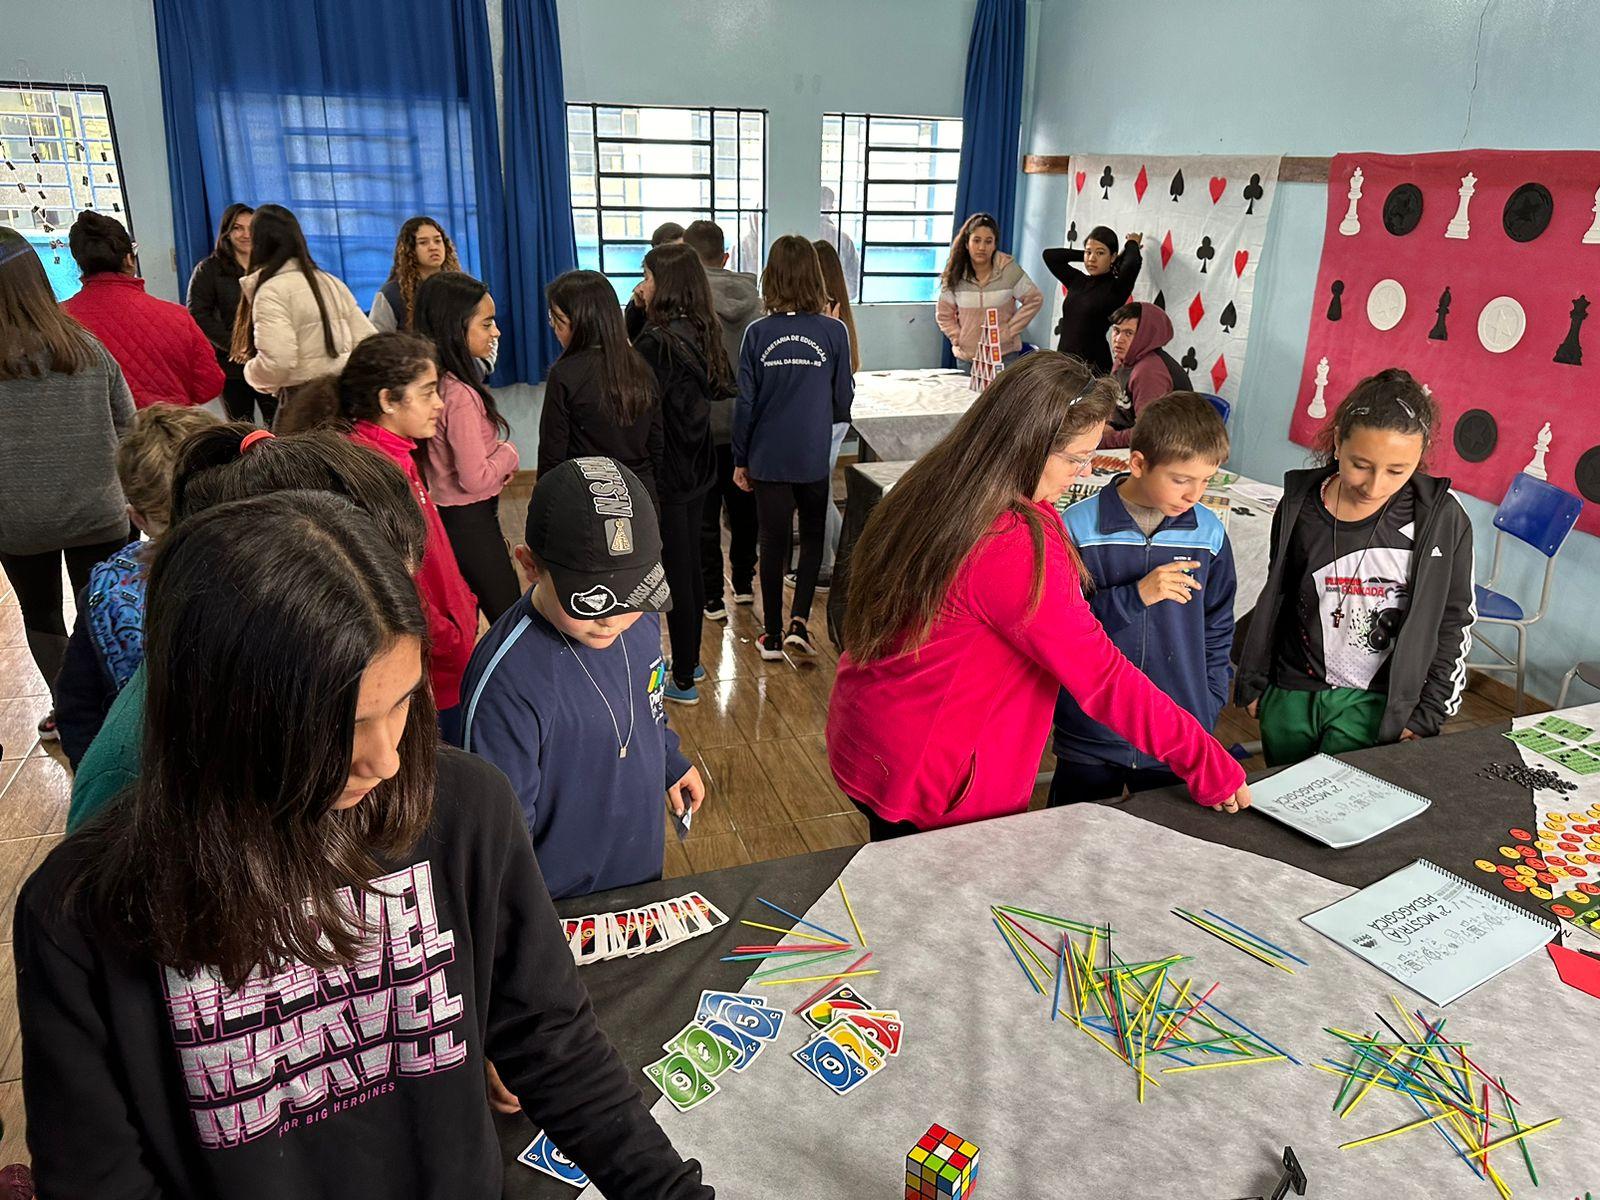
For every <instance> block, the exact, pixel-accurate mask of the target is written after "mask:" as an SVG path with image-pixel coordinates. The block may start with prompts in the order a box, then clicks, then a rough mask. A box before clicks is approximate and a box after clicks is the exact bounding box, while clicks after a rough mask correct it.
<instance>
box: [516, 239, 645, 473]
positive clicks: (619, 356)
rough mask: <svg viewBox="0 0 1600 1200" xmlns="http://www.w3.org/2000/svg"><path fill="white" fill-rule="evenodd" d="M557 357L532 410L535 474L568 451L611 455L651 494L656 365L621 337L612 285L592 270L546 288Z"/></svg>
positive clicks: (623, 331) (568, 454)
mask: <svg viewBox="0 0 1600 1200" xmlns="http://www.w3.org/2000/svg"><path fill="white" fill-rule="evenodd" d="M544 294H545V303H546V305H547V306H548V309H549V312H548V316H549V319H550V328H551V329H553V330H554V331H555V335H556V341H558V342H560V343H561V357H560V358H558V359H556V361H555V363H554V364H553V365H552V366H551V367H550V374H549V376H548V377H547V378H546V380H545V385H544V408H543V409H542V410H541V411H540V413H539V474H540V475H544V474H545V473H546V472H548V471H551V470H554V469H555V468H556V467H557V466H559V465H560V464H562V463H564V462H566V461H567V459H569V458H590V457H595V456H600V457H604V458H614V459H616V460H617V461H618V462H620V463H621V464H622V465H623V466H625V467H627V468H628V470H630V471H632V472H633V473H634V474H635V475H637V476H638V477H639V480H640V482H642V483H643V484H644V486H645V489H646V490H647V491H648V492H649V493H650V498H651V500H652V501H654V500H656V498H657V495H658V493H657V488H656V473H657V468H658V467H659V466H660V464H661V455H662V452H663V449H662V439H663V437H664V436H665V435H664V433H663V430H662V416H661V398H660V394H659V393H658V391H657V389H656V377H655V372H653V371H652V370H651V369H650V364H649V363H647V362H645V361H644V359H643V358H642V357H641V356H640V354H639V352H638V351H637V350H635V349H634V348H633V344H632V343H631V342H629V341H628V333H627V330H626V328H625V327H624V325H623V320H622V314H621V313H619V312H618V311H617V292H616V289H615V288H613V287H612V286H611V281H610V280H609V279H607V278H606V277H605V276H604V275H602V274H600V272H598V271H568V272H567V273H566V274H564V275H558V276H557V277H556V278H555V280H553V281H552V282H551V284H550V286H549V287H547V288H546V289H545V293H544Z"/></svg>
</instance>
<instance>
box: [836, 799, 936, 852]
mask: <svg viewBox="0 0 1600 1200" xmlns="http://www.w3.org/2000/svg"><path fill="white" fill-rule="evenodd" d="M850 803H851V804H854V805H855V806H856V808H857V809H858V810H859V811H860V813H861V815H862V816H863V817H865V818H866V819H867V841H869V842H887V841H890V840H891V839H893V838H899V837H907V836H909V835H910V834H913V833H921V832H922V831H921V830H920V829H918V828H917V827H916V826H915V825H913V824H912V823H911V822H910V821H886V820H884V819H883V818H882V817H880V816H879V815H878V814H877V813H875V812H873V811H872V809H870V808H868V807H867V806H866V805H865V804H863V803H861V801H859V800H852V801H850Z"/></svg>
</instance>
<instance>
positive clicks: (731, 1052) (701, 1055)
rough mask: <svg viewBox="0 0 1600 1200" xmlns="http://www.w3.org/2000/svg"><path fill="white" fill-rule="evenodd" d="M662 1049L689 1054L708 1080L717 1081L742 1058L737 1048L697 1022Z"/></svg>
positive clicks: (683, 1030)
mask: <svg viewBox="0 0 1600 1200" xmlns="http://www.w3.org/2000/svg"><path fill="white" fill-rule="evenodd" d="M661 1048H662V1049H663V1050H666V1051H668V1052H671V1051H674V1050H678V1051H682V1052H683V1053H684V1054H687V1055H688V1056H689V1057H690V1058H691V1059H693V1060H694V1064H695V1065H696V1066H697V1067H699V1068H700V1073H701V1074H702V1075H704V1076H705V1077H706V1078H707V1079H715V1078H716V1077H717V1076H718V1075H721V1074H722V1073H723V1072H724V1071H726V1070H727V1069H728V1068H729V1067H731V1066H733V1065H734V1063H736V1062H738V1061H739V1059H740V1057H741V1053H740V1051H739V1049H738V1048H737V1047H735V1046H732V1045H729V1044H728V1043H727V1042H725V1041H723V1040H722V1039H721V1038H719V1037H718V1036H717V1035H716V1034H714V1033H712V1032H711V1031H710V1030H709V1029H707V1028H706V1027H705V1026H704V1025H701V1024H700V1023H699V1022H697V1021H691V1022H690V1023H689V1024H687V1025H685V1026H684V1027H683V1028H682V1029H680V1030H679V1031H678V1032H677V1033H676V1034H675V1035H674V1036H673V1037H672V1039H671V1040H670V1041H668V1042H667V1043H666V1044H665V1045H663V1046H662V1047H661Z"/></svg>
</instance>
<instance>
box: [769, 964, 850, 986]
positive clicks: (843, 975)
mask: <svg viewBox="0 0 1600 1200" xmlns="http://www.w3.org/2000/svg"><path fill="white" fill-rule="evenodd" d="M877 973H878V969H877V968H876V967H873V968H872V969H871V970H868V971H840V972H839V973H838V974H837V975H803V976H801V977H800V978H798V979H763V980H762V981H761V985H762V986H763V987H775V986H776V985H778V984H780V983H815V982H817V980H819V979H826V980H827V981H828V982H829V983H832V982H833V981H834V980H835V979H854V978H855V977H856V976H858V975H876V974H877Z"/></svg>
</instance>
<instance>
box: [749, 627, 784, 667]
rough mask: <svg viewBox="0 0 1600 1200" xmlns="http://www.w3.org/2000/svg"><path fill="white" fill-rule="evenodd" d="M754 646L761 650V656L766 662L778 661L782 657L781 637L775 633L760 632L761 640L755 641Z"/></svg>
mask: <svg viewBox="0 0 1600 1200" xmlns="http://www.w3.org/2000/svg"><path fill="white" fill-rule="evenodd" d="M756 646H757V647H758V648H759V649H760V651H761V657H762V658H764V659H766V660H767V661H768V662H779V661H782V659H783V657H784V655H783V639H782V638H780V637H779V636H778V635H777V634H775V633H764V634H762V635H761V640H760V641H758V642H756Z"/></svg>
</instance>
